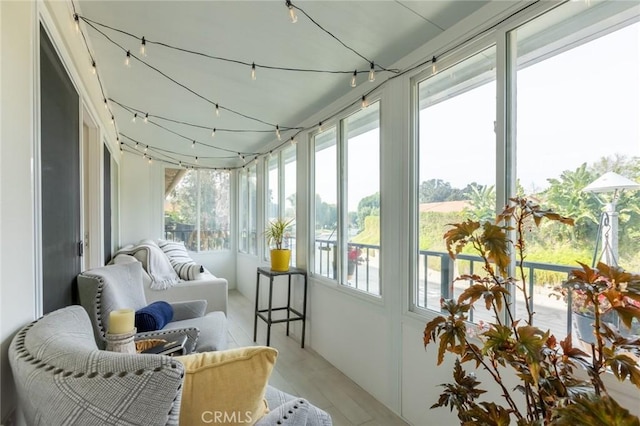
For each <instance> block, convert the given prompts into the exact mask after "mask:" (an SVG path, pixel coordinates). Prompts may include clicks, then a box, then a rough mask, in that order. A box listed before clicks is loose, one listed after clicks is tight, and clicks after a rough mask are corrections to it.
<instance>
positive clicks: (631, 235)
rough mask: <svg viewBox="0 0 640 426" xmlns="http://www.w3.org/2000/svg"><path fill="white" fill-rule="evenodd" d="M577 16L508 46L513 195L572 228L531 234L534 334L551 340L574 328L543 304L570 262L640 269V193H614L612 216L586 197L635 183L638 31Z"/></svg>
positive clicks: (548, 21) (558, 303)
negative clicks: (611, 185) (513, 86)
mask: <svg viewBox="0 0 640 426" xmlns="http://www.w3.org/2000/svg"><path fill="white" fill-rule="evenodd" d="M576 6H577V5H572V4H569V5H567V6H565V7H559V8H557V9H554V10H553V11H551V12H549V13H547V14H546V15H544V16H541V17H540V18H538V19H536V20H533V21H531V22H529V23H527V24H525V25H523V26H521V27H519V28H518V29H516V30H514V31H513V32H512V33H511V37H510V38H511V41H512V43H514V45H515V47H516V49H517V57H516V59H515V60H516V64H515V69H516V75H515V80H516V82H517V120H516V122H517V140H516V145H517V157H516V168H515V169H516V177H517V183H518V191H519V192H521V193H524V194H526V195H527V197H529V198H534V199H536V200H539V202H540V204H541V205H543V206H545V207H549V208H552V209H553V210H555V211H557V212H558V213H560V214H562V215H565V216H571V217H573V218H574V219H576V224H575V226H573V227H567V226H562V225H559V224H547V225H545V226H543V227H541V228H539V229H535V228H534V230H533V231H532V235H531V237H530V238H529V241H528V242H529V245H528V251H527V259H526V265H527V266H528V268H527V269H526V272H527V273H528V274H529V276H530V279H529V282H528V284H529V292H530V294H532V295H533V303H534V306H535V311H536V312H538V315H537V316H536V317H535V320H536V321H538V323H537V324H536V325H538V326H542V327H549V328H550V329H551V330H552V332H553V333H554V334H555V335H556V336H566V334H567V331H568V330H571V323H570V322H568V321H567V312H566V310H567V304H566V302H564V301H563V300H562V299H560V300H558V299H557V298H553V297H549V294H550V292H551V291H552V288H553V287H554V286H555V285H559V284H561V282H562V281H563V280H564V279H566V276H567V271H569V270H571V269H575V268H576V266H577V264H576V261H580V262H583V263H586V264H588V265H591V264H592V262H593V261H595V262H597V261H598V260H600V259H601V260H603V261H604V262H605V263H608V264H612V262H614V263H616V264H618V265H620V266H622V267H624V268H625V269H627V270H637V269H639V267H640V255H639V254H638V243H637V242H638V235H640V210H638V206H639V205H640V191H622V192H618V193H617V194H616V196H617V197H618V198H617V200H616V204H615V207H614V206H612V205H608V206H607V205H606V204H607V203H610V202H612V201H614V199H613V196H614V192H613V191H610V192H602V193H594V192H589V191H586V190H585V188H586V187H587V186H588V185H590V184H591V183H592V182H594V181H595V180H596V179H598V178H599V177H600V176H602V175H604V174H605V173H607V172H615V173H617V174H619V175H621V176H624V177H625V178H628V179H630V180H632V181H635V182H640V168H638V164H640V163H639V161H640V145H639V143H638V141H639V140H640V96H639V94H640V78H639V76H640V24H638V23H637V22H636V23H634V24H631V25H627V26H623V27H622V28H620V27H619V26H618V25H615V26H612V24H611V20H605V19H604V18H609V16H608V15H610V11H612V5H594V6H593V7H592V8H589V9H585V8H579V7H576ZM617 7H619V6H617V5H615V4H614V5H613V9H615V8H617ZM615 21H617V20H614V22H615ZM614 222H617V223H614ZM616 228H617V229H616ZM634 239H635V242H634ZM518 296H521V294H520V293H518ZM518 302H519V303H516V309H524V306H523V305H522V300H521V297H519V299H518Z"/></svg>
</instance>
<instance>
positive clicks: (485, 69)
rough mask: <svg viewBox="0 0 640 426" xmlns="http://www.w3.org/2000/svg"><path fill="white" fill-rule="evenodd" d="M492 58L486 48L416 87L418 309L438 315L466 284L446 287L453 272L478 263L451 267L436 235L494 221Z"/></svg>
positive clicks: (465, 262)
mask: <svg viewBox="0 0 640 426" xmlns="http://www.w3.org/2000/svg"><path fill="white" fill-rule="evenodd" d="M495 56H496V49H495V47H490V48H488V49H485V50H483V51H481V52H478V53H477V54H475V55H473V56H471V57H470V58H468V59H466V60H464V61H462V62H460V63H458V64H457V65H454V66H452V67H450V68H447V69H444V70H440V71H439V72H438V73H437V74H435V75H432V74H431V70H429V71H428V73H427V76H426V77H427V78H425V77H424V76H420V77H422V79H420V78H419V79H418V82H417V85H416V86H417V87H416V89H417V96H416V102H417V105H416V106H417V110H418V114H417V124H418V126H417V127H418V132H417V139H418V141H417V154H418V155H417V173H416V175H417V178H418V181H417V182H416V201H417V202H416V203H415V204H416V207H415V208H416V219H417V224H415V225H414V226H415V230H416V241H417V257H416V259H417V265H416V271H415V274H416V278H417V279H416V280H415V285H414V291H413V299H414V306H416V307H418V308H427V309H431V310H434V311H438V312H439V311H440V298H441V297H445V298H452V297H457V296H458V295H459V294H460V293H461V292H462V291H463V290H464V288H465V287H466V286H467V285H468V284H467V283H465V282H456V283H455V284H454V285H453V286H452V285H451V282H452V280H453V278H454V275H455V276H457V275H460V274H462V273H464V272H469V270H473V268H474V267H480V266H481V264H480V263H477V262H474V260H473V258H472V257H469V258H468V259H466V258H465V259H463V257H464V256H463V257H460V258H459V259H458V260H456V261H455V263H454V262H453V261H452V260H451V259H450V258H449V255H448V254H447V251H446V248H445V245H444V241H443V239H442V236H443V234H444V233H445V232H446V230H447V224H449V223H456V222H462V221H463V220H465V219H466V218H469V217H470V218H474V219H475V220H487V219H492V218H494V217H495V205H496V195H495V194H496V192H495V176H496V169H495V164H496V162H495V158H496V154H495V147H496V143H495V140H496V137H495V132H494V122H495V112H496V102H495V99H496V85H495V78H496V77H495ZM478 259H479V258H478ZM454 271H455V272H454ZM477 272H479V271H477ZM474 314H475V315H476V317H477V314H480V315H483V314H485V312H481V310H480V309H478V310H476V311H475V312H471V314H470V319H471V320H474V318H473V315H474ZM486 315H487V318H488V313H487V314H486ZM477 319H479V318H475V320H477Z"/></svg>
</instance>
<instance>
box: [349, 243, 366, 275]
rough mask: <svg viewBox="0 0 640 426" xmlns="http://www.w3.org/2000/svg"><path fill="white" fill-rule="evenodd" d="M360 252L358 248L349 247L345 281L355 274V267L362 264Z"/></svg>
mask: <svg viewBox="0 0 640 426" xmlns="http://www.w3.org/2000/svg"><path fill="white" fill-rule="evenodd" d="M362 260H363V259H362V250H361V249H360V247H353V246H352V247H349V251H348V252H347V279H348V280H351V279H352V278H353V274H355V272H356V267H357V266H358V265H360V264H361V263H362Z"/></svg>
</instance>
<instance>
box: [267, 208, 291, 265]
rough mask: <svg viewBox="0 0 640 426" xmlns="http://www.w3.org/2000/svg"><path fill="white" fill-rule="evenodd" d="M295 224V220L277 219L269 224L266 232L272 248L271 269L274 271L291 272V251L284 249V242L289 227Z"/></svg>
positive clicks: (268, 242)
mask: <svg viewBox="0 0 640 426" xmlns="http://www.w3.org/2000/svg"><path fill="white" fill-rule="evenodd" d="M292 223H293V219H289V220H285V219H282V218H277V219H274V220H272V221H271V222H269V225H268V226H267V228H266V229H265V231H264V236H265V238H266V239H267V244H268V245H269V246H271V247H272V248H271V269H272V270H274V271H279V272H284V271H288V270H289V262H290V260H291V250H289V249H288V248H283V245H282V244H283V241H284V239H285V237H286V235H287V232H288V229H289V226H290V225H291V224H292Z"/></svg>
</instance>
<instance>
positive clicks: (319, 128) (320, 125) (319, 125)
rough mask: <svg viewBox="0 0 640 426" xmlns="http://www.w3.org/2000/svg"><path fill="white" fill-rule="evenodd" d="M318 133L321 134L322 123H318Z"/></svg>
mask: <svg viewBox="0 0 640 426" xmlns="http://www.w3.org/2000/svg"><path fill="white" fill-rule="evenodd" d="M318 132H319V133H321V132H322V121H321V122H319V123H318Z"/></svg>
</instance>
